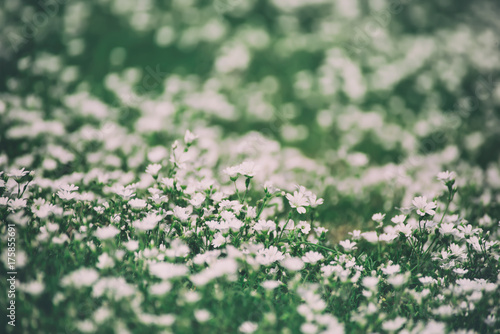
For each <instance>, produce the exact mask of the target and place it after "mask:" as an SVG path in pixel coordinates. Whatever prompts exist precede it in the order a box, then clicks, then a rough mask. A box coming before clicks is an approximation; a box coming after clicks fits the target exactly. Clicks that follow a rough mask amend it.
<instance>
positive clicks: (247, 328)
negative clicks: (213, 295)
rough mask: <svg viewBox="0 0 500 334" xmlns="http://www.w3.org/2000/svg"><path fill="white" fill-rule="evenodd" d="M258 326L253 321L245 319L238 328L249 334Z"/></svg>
mask: <svg viewBox="0 0 500 334" xmlns="http://www.w3.org/2000/svg"><path fill="white" fill-rule="evenodd" d="M257 328H258V326H257V324H256V323H255V322H250V321H245V322H244V323H242V324H241V326H240V327H239V328H238V330H239V331H240V332H242V333H245V334H251V333H253V332H255V331H256V330H257Z"/></svg>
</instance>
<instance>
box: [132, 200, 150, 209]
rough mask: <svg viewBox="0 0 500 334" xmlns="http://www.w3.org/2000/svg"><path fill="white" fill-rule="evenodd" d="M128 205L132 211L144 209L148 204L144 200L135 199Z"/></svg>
mask: <svg viewBox="0 0 500 334" xmlns="http://www.w3.org/2000/svg"><path fill="white" fill-rule="evenodd" d="M128 204H129V205H130V207H131V208H132V209H143V208H145V207H146V205H147V203H146V201H145V200H143V199H139V198H133V199H131V200H129V201H128Z"/></svg>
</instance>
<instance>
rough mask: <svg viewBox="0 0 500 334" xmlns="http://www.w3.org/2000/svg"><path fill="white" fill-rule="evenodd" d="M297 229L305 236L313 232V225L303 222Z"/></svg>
mask: <svg viewBox="0 0 500 334" xmlns="http://www.w3.org/2000/svg"><path fill="white" fill-rule="evenodd" d="M295 229H297V230H299V231H300V232H302V233H304V234H309V232H310V231H311V224H309V223H308V222H306V221H303V220H302V221H300V222H299V223H298V224H297V226H296V227H295Z"/></svg>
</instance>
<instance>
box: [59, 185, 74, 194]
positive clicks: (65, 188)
mask: <svg viewBox="0 0 500 334" xmlns="http://www.w3.org/2000/svg"><path fill="white" fill-rule="evenodd" d="M59 189H61V190H63V191H70V192H71V191H75V190H78V187H77V186H75V185H74V184H67V183H66V184H62V185H61V186H59Z"/></svg>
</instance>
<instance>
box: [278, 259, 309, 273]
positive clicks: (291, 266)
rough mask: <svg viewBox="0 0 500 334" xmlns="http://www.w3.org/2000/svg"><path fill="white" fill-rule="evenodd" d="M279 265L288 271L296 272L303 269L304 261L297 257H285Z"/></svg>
mask: <svg viewBox="0 0 500 334" xmlns="http://www.w3.org/2000/svg"><path fill="white" fill-rule="evenodd" d="M280 264H281V265H282V266H283V267H285V268H286V269H288V270H290V271H298V270H301V269H302V268H304V261H302V260H301V259H299V258H298V257H287V258H286V259H284V260H281V262H280Z"/></svg>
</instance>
